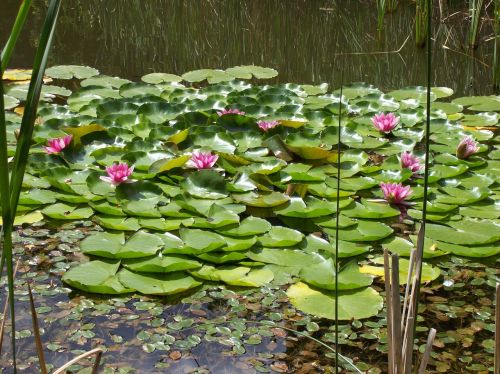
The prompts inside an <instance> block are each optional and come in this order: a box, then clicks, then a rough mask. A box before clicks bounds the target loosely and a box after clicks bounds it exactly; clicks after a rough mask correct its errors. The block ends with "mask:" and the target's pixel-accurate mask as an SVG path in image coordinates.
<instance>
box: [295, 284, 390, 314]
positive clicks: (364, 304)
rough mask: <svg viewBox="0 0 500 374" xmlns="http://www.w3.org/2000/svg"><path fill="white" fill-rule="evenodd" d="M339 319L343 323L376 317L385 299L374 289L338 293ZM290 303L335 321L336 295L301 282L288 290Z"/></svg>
mask: <svg viewBox="0 0 500 374" xmlns="http://www.w3.org/2000/svg"><path fill="white" fill-rule="evenodd" d="M338 294H339V295H338V311H339V313H338V318H339V320H342V321H347V320H351V319H353V318H354V319H363V318H369V317H372V316H375V315H377V314H378V312H379V311H380V310H381V309H382V306H383V299H382V296H380V295H379V294H378V292H377V291H375V290H374V289H373V288H370V287H367V288H364V289H360V290H354V291H339V292H338ZM287 296H288V297H289V298H290V302H291V303H292V304H293V305H294V306H295V307H296V308H297V309H299V310H301V311H303V312H305V313H308V314H312V315H315V316H317V317H322V318H328V319H331V320H334V319H335V294H334V293H333V292H331V291H319V290H316V289H314V288H311V287H309V286H308V285H307V284H305V283H302V282H299V283H297V284H294V285H292V286H290V288H288V290H287Z"/></svg>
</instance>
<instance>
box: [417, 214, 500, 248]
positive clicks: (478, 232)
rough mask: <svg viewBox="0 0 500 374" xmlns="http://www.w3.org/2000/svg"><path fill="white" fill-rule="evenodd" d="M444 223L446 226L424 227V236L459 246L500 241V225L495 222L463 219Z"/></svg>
mask: <svg viewBox="0 0 500 374" xmlns="http://www.w3.org/2000/svg"><path fill="white" fill-rule="evenodd" d="M445 223H446V224H447V226H445V225H437V224H428V225H426V226H425V229H426V230H425V234H426V235H427V237H429V238H431V239H434V240H438V241H442V242H445V243H451V244H459V245H481V244H489V243H495V242H497V241H499V240H500V224H498V223H497V222H495V221H490V220H473V219H463V220H462V221H457V222H454V221H449V222H445Z"/></svg>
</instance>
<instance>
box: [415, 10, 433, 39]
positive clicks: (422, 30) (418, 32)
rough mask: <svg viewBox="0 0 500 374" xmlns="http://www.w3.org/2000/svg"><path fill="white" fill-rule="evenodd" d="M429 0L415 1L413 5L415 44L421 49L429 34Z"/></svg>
mask: <svg viewBox="0 0 500 374" xmlns="http://www.w3.org/2000/svg"><path fill="white" fill-rule="evenodd" d="M430 1H431V0H416V3H415V44H416V45H417V47H423V46H424V45H425V43H426V40H427V35H428V33H429V28H428V22H427V19H428V17H432V15H431V14H429V12H428V9H429V7H428V3H429V2H430Z"/></svg>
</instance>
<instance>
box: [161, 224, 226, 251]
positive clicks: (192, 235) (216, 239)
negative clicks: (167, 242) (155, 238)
mask: <svg viewBox="0 0 500 374" xmlns="http://www.w3.org/2000/svg"><path fill="white" fill-rule="evenodd" d="M180 236H181V239H182V240H183V241H184V243H185V248H188V249H191V250H192V251H193V253H204V252H211V251H214V250H216V249H218V248H221V247H223V246H224V245H226V241H225V240H224V238H223V237H222V236H220V235H218V234H216V233H214V232H211V231H205V230H195V229H181V230H180ZM164 253H166V252H165V251H164Z"/></svg>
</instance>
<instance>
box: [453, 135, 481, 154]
mask: <svg viewBox="0 0 500 374" xmlns="http://www.w3.org/2000/svg"><path fill="white" fill-rule="evenodd" d="M477 151H479V146H478V144H477V142H476V141H475V140H474V139H472V137H470V136H466V137H465V138H463V139H462V140H461V141H460V143H459V144H458V147H457V157H458V158H459V159H461V160H465V159H466V158H467V157H469V156H470V155H473V154H474V153H476V152H477Z"/></svg>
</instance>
